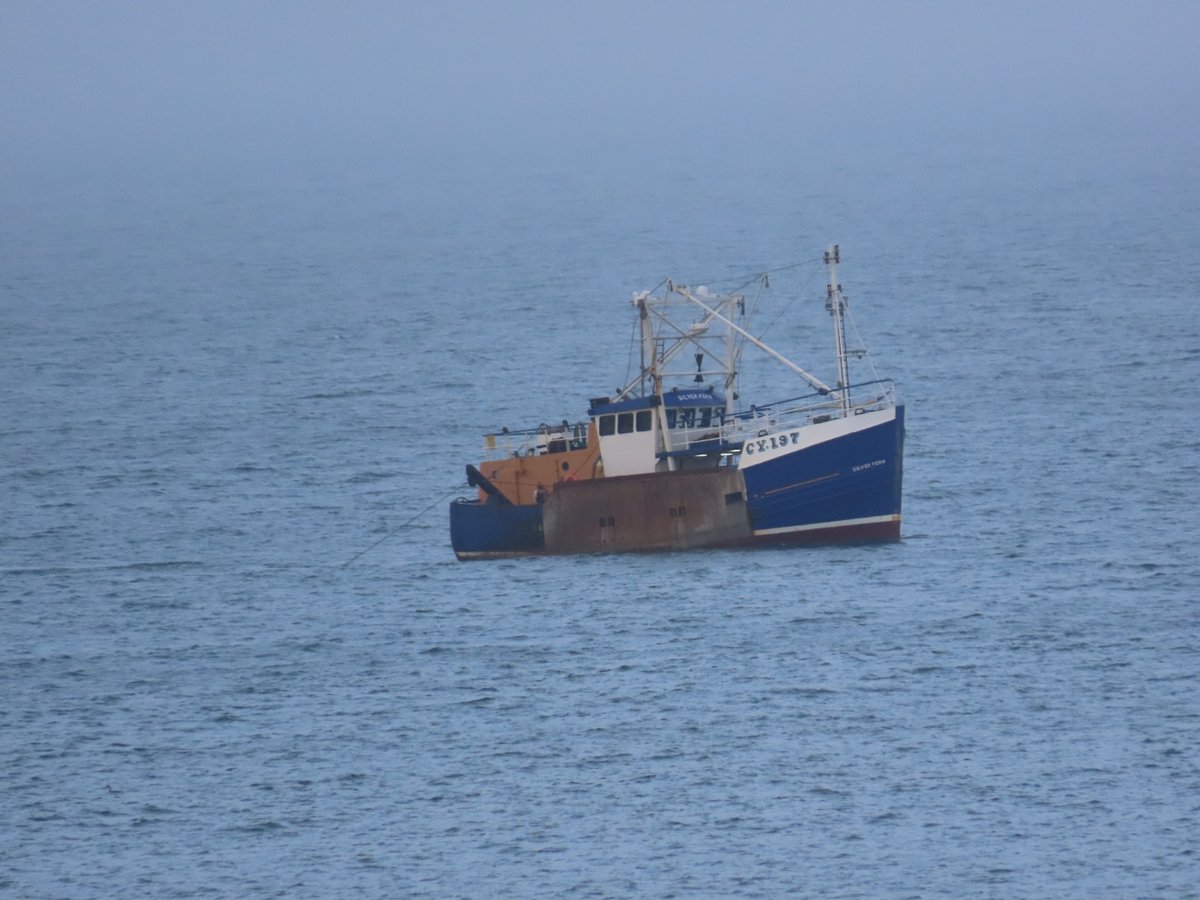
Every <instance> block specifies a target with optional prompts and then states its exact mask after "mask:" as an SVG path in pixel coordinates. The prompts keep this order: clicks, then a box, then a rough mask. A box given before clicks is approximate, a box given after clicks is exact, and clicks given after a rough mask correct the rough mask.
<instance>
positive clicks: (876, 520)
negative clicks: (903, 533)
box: [752, 514, 900, 537]
mask: <svg viewBox="0 0 1200 900" xmlns="http://www.w3.org/2000/svg"><path fill="white" fill-rule="evenodd" d="M899 521H900V516H898V515H895V514H893V515H888V516H867V517H866V518H864V519H842V520H841V521H840V522H814V523H812V524H811V525H786V526H784V527H783V528H762V529H756V530H755V531H753V532H752V534H753V535H754V536H755V537H759V536H770V535H772V534H791V533H792V532H796V531H816V530H818V529H823V528H854V527H856V526H859V525H879V524H882V523H883V522H899Z"/></svg>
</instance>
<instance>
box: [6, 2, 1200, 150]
mask: <svg viewBox="0 0 1200 900" xmlns="http://www.w3.org/2000/svg"><path fill="white" fill-rule="evenodd" d="M1198 96H1200V3H1198V2H1192V0H1184V2H1155V0H1148V2H1128V3H1114V2H1057V3H1056V2H1046V3H1038V2H1005V3H991V2H989V3H967V2H891V3H888V2H848V3H847V2H821V3H815V2H793V3H786V2H748V3H743V2H737V3H735V2H728V3H716V2H696V3H688V2H679V0H675V2H655V0H638V2H625V0H618V2H613V0H605V2H595V3H582V2H578V3H574V2H549V0H546V2H540V0H537V2H533V0H520V2H503V0H496V2H419V3H417V2H403V0H400V2H391V3H385V2H374V0H372V2H353V0H350V2H324V3H317V2H303V0H290V2H253V0H250V2H204V3H197V2H173V0H145V2H123V0H106V2H90V3H85V2H55V0H3V2H0V121H2V122H3V126H2V128H0V160H6V161H7V162H8V163H9V164H39V163H38V162H37V161H38V160H46V159H54V160H59V159H67V160H73V159H74V160H79V159H89V158H106V157H109V156H117V157H129V158H137V157H141V156H145V157H147V158H152V157H168V158H169V157H172V156H174V155H178V156H180V157H181V158H182V157H188V158H195V157H196V156H197V155H199V156H204V155H206V154H217V155H223V156H230V157H236V156H238V155H239V154H260V153H266V154H271V153H280V152H295V151H297V150H298V149H304V150H307V151H311V152H339V151H342V150H346V149H350V148H355V147H375V148H379V149H381V150H385V151H394V152H435V153H436V152H439V151H441V150H443V149H449V148H454V149H455V150H456V151H457V152H467V153H470V152H472V150H473V149H479V150H481V151H484V150H487V149H489V148H506V147H507V148H525V149H529V150H531V151H535V152H536V151H539V150H541V151H546V152H553V151H554V149H555V148H561V149H568V150H570V151H571V152H587V151H592V152H604V151H607V150H614V149H616V148H620V147H623V146H624V147H628V146H632V145H638V144H641V145H655V146H660V147H661V146H665V145H669V144H671V143H686V142H697V141H700V142H703V141H710V140H712V141H734V140H738V141H747V142H749V143H751V144H753V143H755V142H760V143H762V142H774V143H777V144H779V145H781V146H786V145H788V144H790V143H801V142H804V141H811V140H818V139H819V140H822V141H832V142H836V141H847V142H864V141H865V142H874V143H877V144H880V145H885V146H886V145H887V144H888V143H889V142H893V141H897V142H904V141H912V140H914V139H919V140H924V141H949V142H953V141H957V140H965V141H979V140H983V141H988V140H1011V139H1014V138H1018V137H1019V138H1020V139H1021V140H1025V141H1029V140H1040V139H1043V138H1045V139H1047V140H1057V139H1061V138H1063V137H1064V136H1072V135H1074V136H1077V137H1079V139H1081V140H1086V139H1092V138H1093V137H1095V138H1096V139H1101V140H1102V139H1106V136H1111V135H1115V134H1121V133H1129V132H1137V133H1141V134H1145V135H1149V136H1150V137H1151V138H1161V139H1163V140H1168V141H1175V140H1184V141H1193V140H1194V139H1195V137H1196V135H1197V134H1198V133H1200V100H1198Z"/></svg>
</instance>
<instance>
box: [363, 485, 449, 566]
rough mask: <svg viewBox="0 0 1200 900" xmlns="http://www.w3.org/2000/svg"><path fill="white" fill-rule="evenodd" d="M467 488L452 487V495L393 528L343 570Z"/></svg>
mask: <svg viewBox="0 0 1200 900" xmlns="http://www.w3.org/2000/svg"><path fill="white" fill-rule="evenodd" d="M465 487H470V485H469V484H467V483H466V482H463V483H462V484H458V485H455V486H454V487H452V488H451V489H450V493H448V494H446V495H445V496H444V497H439V498H438V499H437V500H434V501H433V502H432V503H430V504H429V505H428V506H426V507H425V508H424V509H423V510H421V511H420V512H419V513H417V514H416V515H415V516H412V517H411V518H410V519H408V520H407V521H405V522H402V523H401V524H399V525H397V526H396V527H395V528H393V529H392V530H391V531H389V532H388V533H387V534H385V535H384V536H383V537H381V538H380V539H379V540H377V541H376V542H375V543H373V544H372V545H371V546H370V547H368V548H367V549H366V550H363V551H361V552H359V553H357V554H355V555H354V556H352V557H351V558H350V559H348V560H346V561H345V562H344V563H342V568H343V569H345V568H348V567H349V566H350V564H351V563H353V562H355V561H356V560H357V559H358V558H359V557H360V556H365V555H366V554H368V553H370V552H371V551H372V550H374V549H375V548H376V547H378V546H379V545H380V544H382V543H383V542H384V541H386V540H387V539H388V538H390V537H395V536H396V535H397V534H399V533H400V532H401V531H402V530H404V529H405V528H407V527H408V526H409V525H411V524H412V523H413V522H415V521H417V519H419V518H421V516H423V515H425V513H427V512H429V511H430V510H431V509H433V508H434V507H435V506H437V505H438V504H439V503H445V502H446V501H447V500H449V499H450V497H451V496H453V495H454V494H456V493H458V492H459V491H461V490H462V489H463V488H465Z"/></svg>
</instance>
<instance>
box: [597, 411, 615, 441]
mask: <svg viewBox="0 0 1200 900" xmlns="http://www.w3.org/2000/svg"><path fill="white" fill-rule="evenodd" d="M616 419H617V417H616V416H601V417H600V435H601V436H602V437H603V436H604V435H608V434H613V425H615V424H616Z"/></svg>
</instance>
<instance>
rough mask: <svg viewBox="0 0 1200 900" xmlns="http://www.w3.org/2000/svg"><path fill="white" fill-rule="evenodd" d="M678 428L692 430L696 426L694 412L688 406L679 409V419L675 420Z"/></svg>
mask: <svg viewBox="0 0 1200 900" xmlns="http://www.w3.org/2000/svg"><path fill="white" fill-rule="evenodd" d="M676 421H677V422H678V424H679V427H680V428H692V427H694V426H695V424H696V410H695V409H693V408H692V407H690V406H684V407H681V408H680V410H679V418H678V419H677V420H676Z"/></svg>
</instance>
